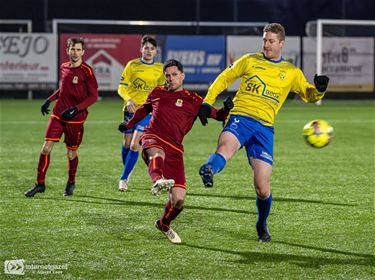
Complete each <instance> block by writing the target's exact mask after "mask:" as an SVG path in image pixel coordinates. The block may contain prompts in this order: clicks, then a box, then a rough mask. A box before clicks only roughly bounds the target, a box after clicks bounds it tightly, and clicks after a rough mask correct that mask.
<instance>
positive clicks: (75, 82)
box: [73, 76, 78, 84]
mask: <svg viewBox="0 0 375 280" xmlns="http://www.w3.org/2000/svg"><path fill="white" fill-rule="evenodd" d="M73 84H78V76H74V77H73Z"/></svg>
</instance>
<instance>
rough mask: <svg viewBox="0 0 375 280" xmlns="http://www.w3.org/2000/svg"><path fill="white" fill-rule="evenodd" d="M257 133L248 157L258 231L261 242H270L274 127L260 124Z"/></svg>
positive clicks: (252, 140) (249, 144) (247, 146)
mask: <svg viewBox="0 0 375 280" xmlns="http://www.w3.org/2000/svg"><path fill="white" fill-rule="evenodd" d="M256 127H257V133H256V134H255V136H254V137H253V138H252V139H251V141H249V142H247V143H246V150H247V156H248V158H249V162H250V164H251V167H252V169H253V173H254V176H253V177H254V187H255V192H256V195H257V196H256V206H257V209H258V219H257V222H256V230H257V233H258V239H259V241H260V242H270V241H271V236H270V233H269V230H268V226H267V218H268V215H269V213H270V210H271V204H272V194H271V187H270V179H271V173H272V163H273V127H265V126H263V125H261V124H260V123H258V124H257V125H256Z"/></svg>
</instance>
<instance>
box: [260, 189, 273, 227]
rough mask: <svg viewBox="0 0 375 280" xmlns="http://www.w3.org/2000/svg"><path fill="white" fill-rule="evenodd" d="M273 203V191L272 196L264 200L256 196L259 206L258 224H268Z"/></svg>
mask: <svg viewBox="0 0 375 280" xmlns="http://www.w3.org/2000/svg"><path fill="white" fill-rule="evenodd" d="M271 204H272V193H271V194H270V196H269V197H268V198H266V199H264V200H262V199H260V198H259V196H257V198H256V205H257V208H258V220H257V226H260V225H266V224H267V217H268V215H269V214H270V210H271Z"/></svg>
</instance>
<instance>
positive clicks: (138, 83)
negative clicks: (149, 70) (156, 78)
mask: <svg viewBox="0 0 375 280" xmlns="http://www.w3.org/2000/svg"><path fill="white" fill-rule="evenodd" d="M133 87H134V88H135V89H137V90H146V89H147V86H146V82H145V81H143V80H142V79H140V78H137V79H135V80H134V81H133Z"/></svg>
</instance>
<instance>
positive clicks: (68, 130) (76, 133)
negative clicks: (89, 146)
mask: <svg viewBox="0 0 375 280" xmlns="http://www.w3.org/2000/svg"><path fill="white" fill-rule="evenodd" d="M83 133H84V129H83V123H81V124H66V125H65V127H64V134H65V140H64V141H65V144H66V149H67V153H66V155H67V159H68V180H67V182H66V186H65V191H64V196H71V195H73V192H74V189H75V178H76V173H77V168H78V162H79V160H78V153H77V150H78V148H79V146H80V145H81V143H82V139H83Z"/></svg>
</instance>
